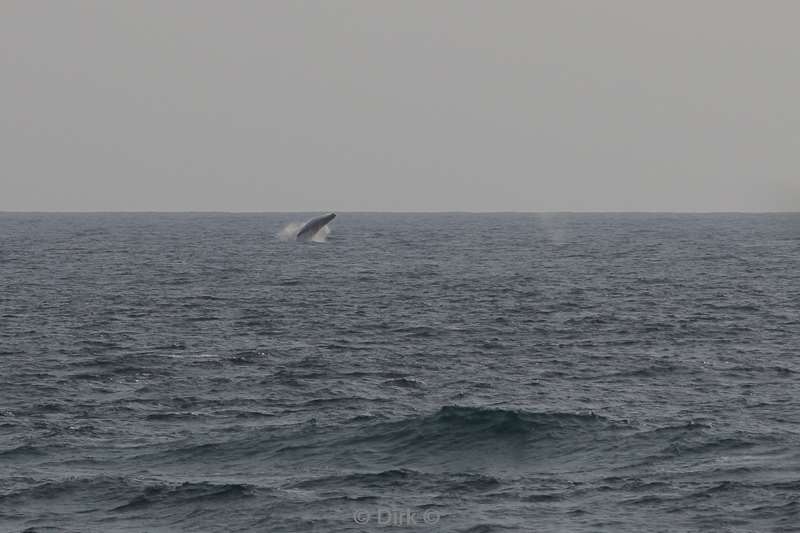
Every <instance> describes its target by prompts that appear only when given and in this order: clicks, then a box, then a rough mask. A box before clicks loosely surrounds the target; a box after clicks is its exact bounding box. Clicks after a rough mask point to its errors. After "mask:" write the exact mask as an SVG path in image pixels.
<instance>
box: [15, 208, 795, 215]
mask: <svg viewBox="0 0 800 533" xmlns="http://www.w3.org/2000/svg"><path fill="white" fill-rule="evenodd" d="M308 213H350V214H411V215H413V214H430V215H435V214H442V215H445V214H474V215H492V214H520V215H558V214H569V215H626V214H627V215H636V214H647V215H780V214H789V215H791V214H800V210H794V211H793V210H773V211H755V210H753V211H736V210H733V211H727V210H709V211H700V210H697V211H680V210H675V211H673V210H665V211H662V210H625V211H614V210H608V211H606V210H531V211H527V210H516V209H511V210H497V211H494V210H491V211H473V210H465V209H454V210H386V211H371V210H367V211H359V210H338V211H331V210H324V209H318V210H314V209H312V210H287V211H257V210H237V211H226V210H203V209H201V210H111V211H103V210H64V211H57V210H4V209H0V214H2V215H11V214H13V215H25V214H27V215H114V214H119V215H125V214H129V215H136V214H141V215H145V214H165V215H166V214H174V215H180V214H187V215H190V214H206V215H258V214H308Z"/></svg>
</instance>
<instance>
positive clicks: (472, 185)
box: [0, 0, 800, 211]
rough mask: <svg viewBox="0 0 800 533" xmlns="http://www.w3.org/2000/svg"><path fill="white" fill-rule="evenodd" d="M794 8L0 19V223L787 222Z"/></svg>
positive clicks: (796, 39)
mask: <svg viewBox="0 0 800 533" xmlns="http://www.w3.org/2000/svg"><path fill="white" fill-rule="evenodd" d="M799 22H800V2H797V1H794V0H786V1H779V0H765V1H755V0H746V1H735V0H715V1H711V0H677V1H676V0H668V1H667V0H659V1H647V0H630V1H616V0H604V1H591V0H585V1H574V0H573V1H570V0H552V1H546V2H545V1H535V0H528V1H518V2H517V1H506V0H502V1H500V0H499V1H439V0H424V1H422V0H421V1H407V0H403V1H391V2H389V1H376V0H364V1H358V2H356V1H324V2H323V1H318V2H310V1H286V2H275V1H268V0H263V1H252V2H250V1H248V2H244V1H215V2H210V1H199V0H192V1H188V0H187V1H169V2H164V1H161V0H159V1H140V0H137V1H133V0H131V1H107V0H101V1H96V2H88V1H75V0H73V1H55V0H54V1H49V2H48V1H31V0H2V2H1V3H0V210H64V211H74V210H99V211H114V210H218V211H291V210H303V211H327V210H335V211H341V210H365V211H381V210H419V211H426V210H437V211H438V210H466V211H505V210H521V211H562V210H569V211H572V210H575V211H583V210H591V211H629V210H634V211H651V210H661V211H698V210H699V211H718V210H727V211H770V210H800V30H798V27H799V26H798V23H799Z"/></svg>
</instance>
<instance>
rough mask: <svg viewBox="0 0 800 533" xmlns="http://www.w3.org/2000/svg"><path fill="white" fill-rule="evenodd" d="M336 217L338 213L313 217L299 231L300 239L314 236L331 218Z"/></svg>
mask: <svg viewBox="0 0 800 533" xmlns="http://www.w3.org/2000/svg"><path fill="white" fill-rule="evenodd" d="M334 218H336V213H329V214H327V215H323V216H321V217H317V218H312V219H311V220H309V221H308V222H306V224H305V225H304V226H303V227H302V228H301V229H300V231H298V232H297V238H298V239H306V238H310V237H313V236H314V235H316V233H317V232H318V231H319V230H321V229H322V228H323V227H325V226H326V225H327V224H328V223H330V221H331V220H333V219H334Z"/></svg>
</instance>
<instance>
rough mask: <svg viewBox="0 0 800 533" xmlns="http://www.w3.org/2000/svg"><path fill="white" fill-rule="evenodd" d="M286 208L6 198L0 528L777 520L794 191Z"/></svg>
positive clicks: (447, 528)
mask: <svg viewBox="0 0 800 533" xmlns="http://www.w3.org/2000/svg"><path fill="white" fill-rule="evenodd" d="M311 215H312V214H308V216H311ZM304 218H307V216H305V215H292V214H288V215H287V214H247V215H227V214H82V215H78V214H72V215H55V214H49V215H42V214H1V215H0V365H1V366H0V369H1V370H2V372H0V531H22V530H26V531H31V532H32V531H76V532H78V531H80V532H111V531H130V532H140V531H141V532H161V531H164V532H171V531H192V532H206V531H208V532H217V531H220V532H221V531H266V532H309V531H314V532H334V531H444V532H495V531H498V532H501V531H502V532H504V531H542V532H549V531H586V532H589V531H609V532H619V531H631V532H634V531H636V532H639V531H759V532H761V531H798V530H800V386H798V382H799V381H800V359H799V356H800V353H799V352H800V270H798V260H799V259H800V215H794V214H785V215H778V214H776V215H734V214H721V215H643V214H630V215H611V214H608V215H589V214H586V215H570V214H559V215H531V214H528V215H526V214H481V215H476V214H440V215H429V214H425V215H414V214H408V215H405V214H403V215H399V214H390V215H378V214H356V213H344V214H340V216H339V217H338V218H337V219H336V220H335V221H334V223H333V224H332V232H331V233H330V235H329V236H328V239H327V241H326V242H324V243H296V242H291V241H282V240H281V239H279V238H278V237H277V234H278V233H279V232H280V231H281V229H282V228H284V227H285V226H286V225H287V224H289V223H292V222H300V221H302V220H303V219H304Z"/></svg>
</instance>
